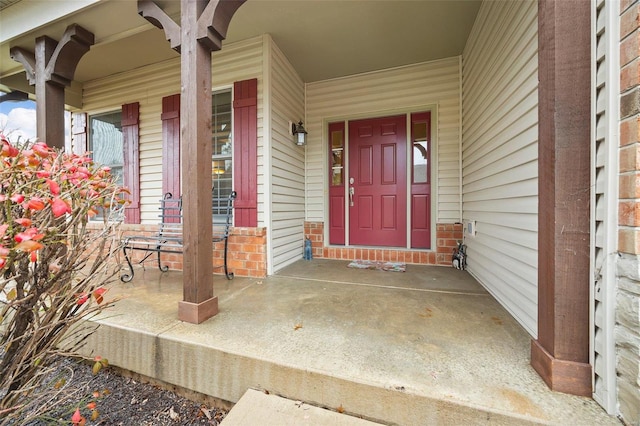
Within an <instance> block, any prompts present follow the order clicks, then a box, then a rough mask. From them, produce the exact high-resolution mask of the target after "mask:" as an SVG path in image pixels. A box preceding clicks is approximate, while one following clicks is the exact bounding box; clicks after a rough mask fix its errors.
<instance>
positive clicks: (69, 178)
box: [0, 135, 124, 417]
mask: <svg viewBox="0 0 640 426" xmlns="http://www.w3.org/2000/svg"><path fill="white" fill-rule="evenodd" d="M0 144H1V151H0V321H1V325H0V417H2V416H3V413H5V414H6V413H16V412H18V411H19V409H20V407H21V406H23V405H24V404H25V401H24V399H25V398H26V397H27V396H29V392H30V391H31V390H33V389H34V387H35V386H34V384H37V380H38V379H39V377H41V376H42V372H43V369H44V368H45V367H46V366H47V365H48V363H49V362H50V361H51V358H52V357H53V355H56V354H65V353H67V352H64V351H65V350H67V351H69V352H68V353H72V352H73V350H74V349H75V348H77V346H76V345H79V344H81V343H82V341H83V339H84V338H85V337H86V335H87V333H89V332H90V331H87V330H88V329H86V328H80V327H72V326H73V325H74V324H76V323H77V322H78V321H79V320H81V319H83V318H86V317H87V315H90V314H95V313H97V312H99V311H100V310H101V309H103V308H104V307H105V306H108V305H110V304H111V303H112V302H106V301H105V300H104V293H105V291H106V289H105V287H104V284H106V283H107V282H109V281H110V280H111V279H113V277H114V276H115V274H116V272H117V267H118V266H117V264H116V263H115V262H108V260H109V259H110V258H111V257H112V256H113V255H114V253H115V252H116V251H117V250H118V248H119V247H118V245H119V241H118V239H117V238H115V237H116V233H115V226H116V225H117V223H115V222H114V221H110V220H109V217H108V215H105V217H104V221H103V223H101V224H99V226H96V225H94V224H92V226H90V227H88V226H87V225H88V222H89V218H90V217H91V216H92V215H95V214H96V213H97V212H98V211H99V209H101V208H105V211H107V212H112V211H114V209H113V207H114V206H122V205H123V204H124V201H122V200H120V199H119V197H120V195H122V192H124V190H123V189H122V188H120V187H118V186H117V185H116V184H115V182H114V179H113V177H112V176H111V173H110V170H109V168H107V167H99V166H97V165H95V164H94V163H93V162H92V160H91V159H90V158H89V157H88V156H86V155H84V156H83V155H75V154H64V153H60V152H57V151H55V150H53V149H51V148H49V147H48V146H47V145H46V144H45V143H42V142H38V143H33V144H27V145H25V146H23V147H16V146H14V145H12V144H11V143H9V141H8V140H7V139H6V138H5V137H4V136H2V135H0ZM115 210H117V209H115ZM63 338H64V339H67V340H66V341H65V343H62V339H63Z"/></svg>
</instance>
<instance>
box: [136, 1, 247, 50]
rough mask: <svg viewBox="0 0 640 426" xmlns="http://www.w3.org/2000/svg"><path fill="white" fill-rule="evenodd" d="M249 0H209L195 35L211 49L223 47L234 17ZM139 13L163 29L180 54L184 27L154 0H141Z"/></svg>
mask: <svg viewBox="0 0 640 426" xmlns="http://www.w3.org/2000/svg"><path fill="white" fill-rule="evenodd" d="M245 1H246V0H212V1H208V0H206V2H207V3H206V6H205V8H204V10H203V11H202V13H201V14H200V16H199V17H198V21H197V23H196V27H197V29H196V38H197V40H198V42H200V43H201V44H202V45H204V46H206V47H207V48H208V49H209V50H210V51H215V50H220V49H221V48H222V41H223V40H224V39H225V38H226V37H227V30H228V29H229V22H231V17H232V16H233V15H234V13H235V12H236V11H237V10H238V8H239V7H240V6H242V4H243V3H244V2H245ZM138 13H139V14H140V16H142V17H143V18H144V19H146V20H147V21H149V22H151V23H152V24H153V25H154V26H156V27H158V28H160V29H162V30H164V34H165V38H166V39H167V41H169V43H170V44H171V48H172V49H173V50H175V51H176V52H178V53H180V49H181V47H182V37H181V28H180V25H178V24H177V23H176V22H175V21H174V20H173V19H171V17H170V16H169V15H167V14H166V12H165V11H164V10H162V9H161V8H160V6H158V5H157V4H156V3H154V2H153V1H152V0H138Z"/></svg>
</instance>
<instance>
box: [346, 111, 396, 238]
mask: <svg viewBox="0 0 640 426" xmlns="http://www.w3.org/2000/svg"><path fill="white" fill-rule="evenodd" d="M406 134H407V130H406V116H405V115H399V116H395V117H385V118H374V119H367V120H359V121H352V122H350V123H349V186H348V187H349V192H350V195H349V243H350V244H351V245H366V246H386V247H406V245H407V213H406V209H407V172H406V169H405V167H406V144H407V137H406Z"/></svg>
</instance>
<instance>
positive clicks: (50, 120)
mask: <svg viewBox="0 0 640 426" xmlns="http://www.w3.org/2000/svg"><path fill="white" fill-rule="evenodd" d="M93 43H94V36H93V34H92V33H90V32H89V31H87V30H85V29H84V28H82V27H81V26H79V25H76V24H74V25H70V26H69V27H67V29H66V31H65V32H64V34H63V36H62V39H61V40H60V42H57V41H55V40H54V39H52V38H50V37H47V36H42V37H38V38H37V39H36V46H35V54H34V53H33V52H29V51H27V50H25V49H22V48H20V47H14V48H12V49H11V51H10V53H11V57H12V58H13V59H14V60H16V61H18V62H20V63H21V64H22V65H23V66H24V68H25V70H26V72H27V78H28V80H29V84H31V85H34V84H35V86H36V131H37V137H38V139H39V140H41V141H44V142H46V143H47V145H49V146H51V147H56V148H60V149H63V148H64V88H65V87H66V86H69V85H70V84H71V81H72V80H73V75H74V74H75V70H76V67H77V66H78V62H80V58H82V56H83V55H84V54H85V53H87V52H88V51H89V49H90V47H91V45H93Z"/></svg>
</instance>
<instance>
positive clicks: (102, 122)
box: [88, 111, 124, 220]
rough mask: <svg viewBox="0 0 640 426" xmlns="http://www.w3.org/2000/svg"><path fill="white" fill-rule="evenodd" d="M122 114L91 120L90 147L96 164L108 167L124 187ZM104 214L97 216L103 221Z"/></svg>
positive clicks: (115, 113)
mask: <svg viewBox="0 0 640 426" xmlns="http://www.w3.org/2000/svg"><path fill="white" fill-rule="evenodd" d="M121 123H122V112H121V111H114V112H109V113H106V114H100V115H94V116H91V117H90V118H89V146H88V149H89V151H90V152H91V153H92V154H91V156H92V158H93V161H94V162H95V163H96V164H100V165H102V166H108V167H110V168H111V173H112V174H113V175H114V176H115V178H116V182H117V184H118V185H124V177H123V169H124V149H123V136H122V124H121ZM102 218H103V212H102V211H101V212H100V213H99V214H98V215H96V216H95V219H96V220H97V219H100V220H102Z"/></svg>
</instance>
